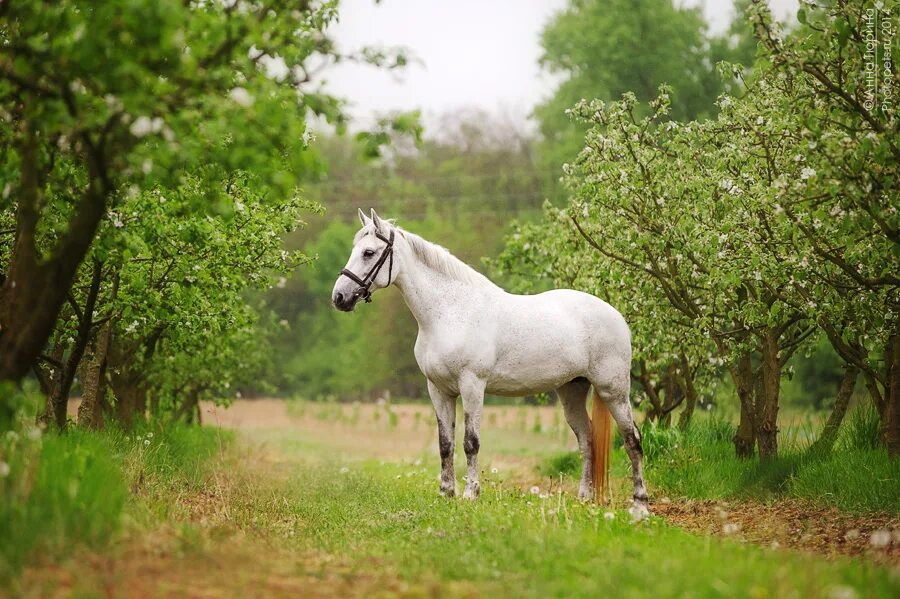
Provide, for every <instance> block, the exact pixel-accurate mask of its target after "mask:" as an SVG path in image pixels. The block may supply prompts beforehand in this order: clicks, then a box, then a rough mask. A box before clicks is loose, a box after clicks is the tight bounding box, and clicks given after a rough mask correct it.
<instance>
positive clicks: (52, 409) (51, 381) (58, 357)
mask: <svg viewBox="0 0 900 599" xmlns="http://www.w3.org/2000/svg"><path fill="white" fill-rule="evenodd" d="M63 355H64V348H63V345H62V340H60V339H56V342H55V343H54V344H53V349H52V350H51V351H50V358H51V359H53V361H54V362H56V363H57V364H59V365H60V366H52V367H51V368H48V369H47V371H46V372H47V375H46V376H45V377H39V378H44V379H45V382H44V383H42V384H41V387H42V389H43V390H44V394H45V395H46V396H47V403H46V405H45V406H44V412H43V414H40V415H39V416H38V424H40V425H42V426H43V427H45V428H49V427H51V426H54V425H55V423H56V422H57V414H58V413H59V407H58V406H57V405H56V400H57V398H58V397H59V392H58V391H57V390H58V389H59V387H60V385H61V384H62V371H63V368H62V366H61V364H62V360H63ZM63 415H65V408H63Z"/></svg>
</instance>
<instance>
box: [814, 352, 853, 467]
mask: <svg viewBox="0 0 900 599" xmlns="http://www.w3.org/2000/svg"><path fill="white" fill-rule="evenodd" d="M858 376H859V368H857V367H856V366H855V365H853V364H845V365H844V377H843V378H842V379H841V383H840V385H839V386H838V392H837V397H836V398H835V400H834V407H832V408H831V414H830V415H829V416H828V421H827V422H826V423H825V428H824V429H822V434H821V435H819V438H818V439H816V442H815V443H813V444H812V447H810V448H809V452H810V453H828V452H830V451H831V449H832V448H833V447H834V442H835V441H837V436H838V431H840V429H841V423H842V422H843V421H844V415H845V414H846V413H847V406H848V405H850V398H851V397H852V396H853V388H854V387H855V386H856V379H857V377H858Z"/></svg>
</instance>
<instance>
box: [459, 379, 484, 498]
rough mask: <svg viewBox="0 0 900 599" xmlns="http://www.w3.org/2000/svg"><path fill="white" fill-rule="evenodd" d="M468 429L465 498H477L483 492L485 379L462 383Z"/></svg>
mask: <svg viewBox="0 0 900 599" xmlns="http://www.w3.org/2000/svg"><path fill="white" fill-rule="evenodd" d="M460 391H461V395H462V400H463V414H464V415H465V421H466V423H465V424H466V431H465V437H464V438H463V448H464V449H465V450H466V488H465V490H463V499H477V498H478V495H479V493H481V485H480V484H479V482H478V450H479V448H480V447H481V439H480V435H481V410H482V408H483V407H484V381H479V380H477V379H473V380H470V381H465V382H463V384H461V385H460Z"/></svg>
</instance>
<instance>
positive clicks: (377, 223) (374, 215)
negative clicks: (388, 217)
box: [372, 208, 384, 231]
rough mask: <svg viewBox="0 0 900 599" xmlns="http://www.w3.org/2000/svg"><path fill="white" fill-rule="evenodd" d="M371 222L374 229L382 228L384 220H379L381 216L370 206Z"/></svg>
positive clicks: (381, 229) (380, 229) (379, 229)
mask: <svg viewBox="0 0 900 599" xmlns="http://www.w3.org/2000/svg"><path fill="white" fill-rule="evenodd" d="M372 222H373V223H375V230H376V231H383V230H384V221H382V220H381V217H380V216H378V213H376V212H375V209H374V208H372Z"/></svg>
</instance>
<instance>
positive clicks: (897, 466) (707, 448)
mask: <svg viewBox="0 0 900 599" xmlns="http://www.w3.org/2000/svg"><path fill="white" fill-rule="evenodd" d="M811 426H812V425H811V424H809V423H801V424H800V425H798V426H793V427H792V426H784V428H783V430H782V431H781V436H780V438H779V452H778V457H776V458H774V459H770V460H766V461H760V460H759V459H758V458H752V459H748V460H741V459H738V458H737V457H736V456H735V454H734V445H733V444H732V437H733V436H734V425H733V424H731V423H730V422H728V421H724V420H720V419H716V418H714V417H711V418H695V419H694V421H693V422H692V423H691V425H690V426H689V427H688V428H687V430H685V431H683V432H682V433H681V434H680V436H679V437H678V442H677V445H676V444H675V443H671V444H670V445H669V447H668V449H667V450H666V451H653V450H652V449H651V451H650V452H647V451H646V448H647V447H648V441H649V442H650V443H652V442H653V440H656V441H657V442H658V441H659V440H660V438H667V437H660V436H659V435H658V434H657V435H656V436H654V437H651V436H650V435H646V433H645V440H644V447H645V457H646V458H647V480H648V482H649V484H650V485H651V491H652V492H654V493H655V494H657V496H658V495H659V494H666V495H672V496H678V497H689V498H693V499H726V498H756V499H771V498H777V497H792V498H796V499H803V500H808V501H813V502H815V503H819V504H822V505H829V506H834V507H838V508H840V509H843V510H846V511H851V512H859V513H865V512H892V513H900V461H898V460H891V459H889V458H888V456H887V452H886V451H885V450H884V449H883V448H881V447H880V446H879V444H878V426H879V421H878V415H877V413H874V411H873V410H870V409H857V410H855V411H854V412H852V413H851V414H850V415H849V420H848V421H847V422H845V424H844V428H843V429H842V431H841V437H840V438H839V441H838V443H837V444H836V446H835V448H834V450H833V451H831V452H824V453H811V452H810V451H809V446H810V443H809V440H810V439H811V438H812V429H811ZM645 430H647V431H652V430H653V429H645ZM657 433H658V431H657ZM666 434H667V435H669V434H671V433H668V432H667V433H666ZM651 447H652V445H651Z"/></svg>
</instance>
